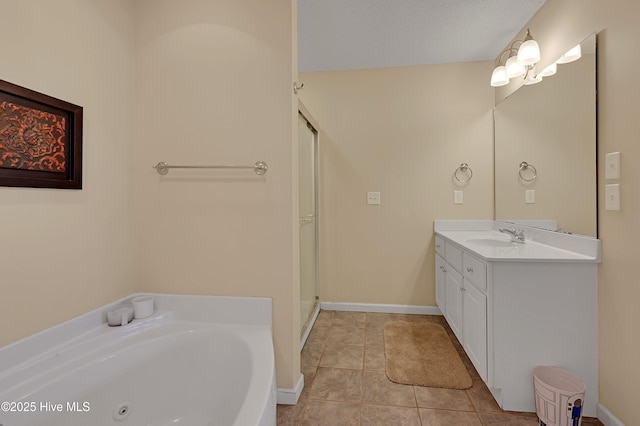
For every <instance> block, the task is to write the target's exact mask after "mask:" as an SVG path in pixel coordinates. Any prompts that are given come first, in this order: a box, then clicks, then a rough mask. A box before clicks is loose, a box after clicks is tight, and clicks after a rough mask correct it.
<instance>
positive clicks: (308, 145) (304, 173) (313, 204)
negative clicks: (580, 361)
mask: <svg viewBox="0 0 640 426" xmlns="http://www.w3.org/2000/svg"><path fill="white" fill-rule="evenodd" d="M317 147H318V132H317V131H316V129H314V128H313V126H312V125H311V124H310V123H309V121H307V119H306V118H305V117H304V116H303V115H302V114H298V164H299V165H298V173H299V177H300V189H299V191H300V218H299V227H300V324H301V325H302V329H301V330H300V336H301V337H302V336H304V335H305V332H306V330H307V328H308V327H309V325H310V324H309V323H310V321H311V319H312V318H313V314H314V312H315V310H316V307H317V305H318V277H317V263H318V254H317V253H318V250H317V248H318V225H317V214H316V211H317V210H316V209H317V183H316V181H317V156H316V153H317Z"/></svg>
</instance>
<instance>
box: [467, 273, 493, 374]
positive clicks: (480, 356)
mask: <svg viewBox="0 0 640 426" xmlns="http://www.w3.org/2000/svg"><path fill="white" fill-rule="evenodd" d="M462 293H463V301H462V306H463V309H464V311H463V313H462V321H463V323H462V330H463V339H462V341H463V343H462V345H463V346H464V350H465V352H466V353H467V355H469V359H470V360H471V362H472V363H473V365H474V366H475V367H476V370H478V374H480V377H482V380H484V381H485V382H486V381H487V296H485V295H484V294H483V293H482V292H481V291H480V290H478V289H477V288H476V287H475V286H474V285H473V284H471V283H470V282H468V281H466V279H465V281H464V291H463V292H462Z"/></svg>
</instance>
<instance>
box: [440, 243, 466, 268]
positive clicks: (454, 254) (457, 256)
mask: <svg viewBox="0 0 640 426" xmlns="http://www.w3.org/2000/svg"><path fill="white" fill-rule="evenodd" d="M444 258H445V259H446V260H447V263H448V264H449V265H451V266H453V267H454V268H455V269H456V270H457V271H458V272H462V250H460V249H459V248H458V247H456V246H454V245H452V244H449V243H446V244H445V246H444Z"/></svg>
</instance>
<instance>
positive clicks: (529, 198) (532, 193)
mask: <svg viewBox="0 0 640 426" xmlns="http://www.w3.org/2000/svg"><path fill="white" fill-rule="evenodd" d="M524 202H525V204H535V202H536V190H535V189H527V190H525V191H524Z"/></svg>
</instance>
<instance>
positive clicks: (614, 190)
mask: <svg viewBox="0 0 640 426" xmlns="http://www.w3.org/2000/svg"><path fill="white" fill-rule="evenodd" d="M605 198H606V201H605V208H606V209H607V210H620V184H619V183H615V184H612V185H607V186H606V189H605Z"/></svg>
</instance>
